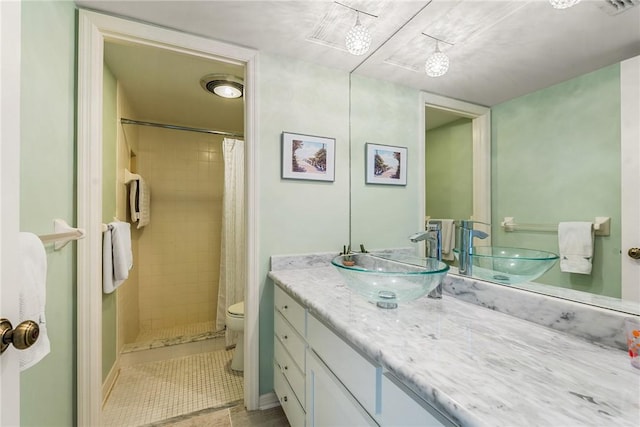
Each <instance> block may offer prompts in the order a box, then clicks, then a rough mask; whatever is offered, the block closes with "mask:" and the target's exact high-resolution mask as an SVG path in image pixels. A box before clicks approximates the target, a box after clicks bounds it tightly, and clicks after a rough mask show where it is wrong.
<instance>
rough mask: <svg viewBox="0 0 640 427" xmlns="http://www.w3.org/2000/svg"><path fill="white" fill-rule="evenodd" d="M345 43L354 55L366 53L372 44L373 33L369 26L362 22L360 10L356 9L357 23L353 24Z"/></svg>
mask: <svg viewBox="0 0 640 427" xmlns="http://www.w3.org/2000/svg"><path fill="white" fill-rule="evenodd" d="M345 45H346V46H347V50H348V51H349V53H350V54H352V55H357V56H360V55H364V54H365V53H367V52H368V51H369V47H370V46H371V34H370V33H369V30H367V27H365V26H364V25H362V24H361V23H360V12H359V11H357V10H356V25H354V26H353V28H351V29H350V30H349V32H348V33H347V36H346V37H345Z"/></svg>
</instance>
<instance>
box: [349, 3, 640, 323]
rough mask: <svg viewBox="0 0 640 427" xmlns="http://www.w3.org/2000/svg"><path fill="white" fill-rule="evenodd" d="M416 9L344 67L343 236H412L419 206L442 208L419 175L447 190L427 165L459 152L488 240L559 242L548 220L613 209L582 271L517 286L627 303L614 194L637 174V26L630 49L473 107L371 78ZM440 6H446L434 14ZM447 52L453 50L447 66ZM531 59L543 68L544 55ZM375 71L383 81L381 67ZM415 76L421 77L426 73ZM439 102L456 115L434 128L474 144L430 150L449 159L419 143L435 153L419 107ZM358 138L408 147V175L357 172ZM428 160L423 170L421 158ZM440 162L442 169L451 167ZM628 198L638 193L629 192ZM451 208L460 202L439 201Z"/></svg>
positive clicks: (632, 289)
mask: <svg viewBox="0 0 640 427" xmlns="http://www.w3.org/2000/svg"><path fill="white" fill-rule="evenodd" d="M589 6H593V5H589ZM427 9H428V8H427ZM451 10H452V9H450V10H449V13H451ZM425 12H426V10H425ZM514 13H515V12H514ZM634 13H635V12H634ZM421 16H422V14H418V15H416V16H414V17H413V18H412V20H409V21H408V22H407V23H406V24H405V26H404V27H403V29H402V31H399V32H398V33H396V34H395V35H394V36H393V37H391V38H390V39H389V40H387V42H386V43H385V44H384V45H383V47H382V48H379V49H378V50H377V51H376V52H375V53H374V54H372V55H371V56H370V57H369V58H367V60H366V61H364V62H363V64H362V65H361V66H360V67H358V68H357V69H356V70H355V71H354V72H353V73H352V76H351V85H350V91H351V92H350V96H351V123H350V125H351V236H350V237H351V242H352V245H355V248H357V247H358V245H359V244H360V243H364V244H366V245H367V246H370V247H373V248H382V247H384V248H389V247H408V246H410V245H411V243H410V242H409V241H408V239H407V236H408V235H410V234H412V232H415V231H417V230H419V229H421V227H423V226H424V217H425V215H428V214H429V211H430V210H434V211H435V212H436V213H434V215H435V216H441V215H445V214H444V213H441V212H442V211H441V210H440V211H439V210H437V209H434V206H429V203H432V204H433V203H435V202H434V201H433V200H434V199H433V197H431V196H433V191H432V192H431V193H432V194H428V193H429V186H430V185H434V183H433V181H438V180H440V181H442V182H440V184H439V185H438V184H435V185H436V186H437V188H438V187H441V188H443V189H444V190H443V191H444V192H446V191H451V190H447V188H448V187H447V184H448V181H449V180H450V179H451V178H447V177H446V176H445V175H443V173H442V172H441V173H438V172H437V171H436V172H435V175H434V169H433V168H434V166H433V164H434V163H435V164H437V165H440V166H442V165H444V164H445V163H446V162H449V161H453V162H459V163H461V165H460V174H467V175H469V176H470V177H471V189H470V191H471V193H472V196H471V198H472V201H471V210H472V215H471V216H472V217H473V219H476V220H479V221H483V222H487V223H490V224H491V225H490V226H489V227H488V228H487V231H489V233H490V236H491V242H490V243H489V242H488V241H487V242H485V243H486V244H491V245H495V246H508V247H522V248H532V249H541V250H547V251H551V252H554V253H558V252H559V249H558V234H557V231H555V230H554V227H556V226H557V224H558V223H559V222H563V221H595V218H596V217H609V218H611V222H610V230H609V234H608V235H606V236H599V235H596V236H595V237H594V256H593V267H592V271H591V274H576V273H565V272H561V271H560V268H559V264H558V263H556V265H555V266H554V267H553V268H552V269H551V270H549V271H548V272H547V273H545V274H544V275H543V276H541V277H540V278H539V279H537V280H536V283H533V284H523V285H522V286H521V287H523V288H525V289H529V290H533V291H536V292H544V293H548V294H552V295H558V296H560V297H563V298H571V299H575V300H578V301H581V302H585V303H591V304H596V305H602V306H607V307H610V308H614V309H619V310H622V311H627V312H636V313H637V312H638V304H637V301H639V300H640V296H639V293H640V292H639V291H638V289H637V288H638V287H640V283H638V282H639V279H638V276H637V273H636V275H635V276H633V275H632V276H628V275H626V276H625V273H624V267H623V265H624V263H625V262H629V260H628V259H627V258H628V256H627V254H626V252H627V249H628V248H627V246H628V245H629V243H626V242H625V237H624V235H623V233H626V231H625V230H630V232H631V233H632V234H633V233H638V231H637V228H636V229H635V231H633V229H632V228H633V227H635V225H633V224H631V222H632V221H629V219H630V218H628V216H626V215H624V213H623V212H624V207H623V205H624V204H625V203H628V202H630V203H631V204H632V205H633V203H636V204H637V201H633V200H631V201H629V196H628V194H629V191H628V189H627V190H625V186H629V185H635V186H636V187H635V188H636V189H637V188H638V186H639V185H640V178H639V177H638V176H637V175H638V174H637V172H636V173H634V172H631V173H628V171H629V170H630V169H629V162H630V160H632V161H634V162H635V163H633V164H634V165H635V168H637V167H638V163H640V159H638V153H637V147H636V146H637V145H638V142H637V141H638V140H637V137H638V135H640V121H639V120H638V114H639V111H638V104H639V103H640V101H638V98H640V86H638V84H639V83H638V82H639V81H640V58H636V59H631V58H633V57H636V56H637V55H639V54H640V30H635V31H632V32H631V33H625V34H626V35H629V34H631V37H630V38H629V45H630V46H633V48H632V49H630V50H628V51H627V52H626V53H624V54H623V55H622V56H621V57H616V59H614V60H607V61H604V60H602V58H600V59H601V60H600V62H599V63H598V64H599V65H598V66H596V67H592V69H590V70H589V71H587V72H584V73H577V74H576V73H574V74H573V75H569V76H567V77H563V78H562V79H560V80H555V81H553V82H552V83H550V84H548V85H546V86H542V87H536V88H535V89H533V90H530V89H529V88H528V87H527V83H526V82H523V88H522V89H521V90H519V91H515V92H514V93H517V95H516V96H512V97H511V98H508V99H503V100H499V101H496V102H488V103H486V104H484V105H489V106H490V107H483V106H482V104H480V103H474V102H469V103H467V102H460V101H458V100H455V99H454V97H444V96H439V95H434V94H433V93H437V87H438V86H437V83H430V84H431V85H432V86H431V87H430V88H431V91H429V90H427V89H429V88H427V89H425V90H423V91H415V90H411V89H408V88H406V89H405V87H404V86H403V85H402V82H398V84H391V83H390V84H388V85H387V84H386V83H381V82H380V81H379V80H374V79H370V78H369V77H370V76H372V75H373V74H374V72H373V71H372V70H373V67H374V66H376V65H377V66H378V68H380V67H381V66H383V67H386V69H387V70H388V73H389V75H391V73H393V69H394V68H393V66H392V64H391V63H390V62H391V59H393V58H396V59H397V54H396V53H397V52H399V49H400V47H399V46H401V45H403V44H406V43H408V42H407V40H408V37H409V36H407V35H406V34H405V33H406V31H407V30H412V31H413V32H415V30H416V29H419V28H421V25H422V26H423V27H424V28H429V23H427V24H425V23H424V20H423V19H422V18H421ZM443 16H446V15H440V17H443ZM637 16H638V15H637V14H636V17H637ZM635 19H636V20H637V18H635ZM639 28H640V27H639ZM540 37H543V36H542V35H540ZM505 43H506V42H505ZM414 47H415V44H414ZM392 52H394V53H393V55H396V56H395V57H393V55H392ZM492 53H495V52H493V51H492ZM619 53H620V52H619ZM541 54H542V52H541ZM453 55H454V50H451V61H452V67H453V66H454V65H453V60H454V59H453ZM390 58H391V59H390ZM612 58H613V56H612ZM459 60H462V59H460V58H459ZM497 60H499V59H497ZM381 64H382V65H381ZM385 64H386V65H385ZM405 65H406V64H405ZM540 66H541V67H544V61H541V62H540ZM458 72H460V71H458ZM468 72H470V73H471V72H472V71H471V70H470V69H469V70H468ZM540 72H542V70H540ZM416 73H417V71H416ZM375 77H376V79H383V80H384V75H383V74H379V75H377V76H375ZM416 78H418V77H416ZM422 78H424V79H425V80H426V79H429V77H427V76H426V75H424V76H423V77H422ZM495 78H496V79H500V78H501V76H495ZM442 79H445V80H443V82H444V83H443V86H442V87H443V88H445V89H446V88H447V83H446V76H444V77H442ZM517 80H518V79H517V78H516V77H514V78H513V79H511V81H509V82H508V83H509V84H515V82H517ZM487 82H489V80H487ZM487 84H488V85H491V84H493V83H487ZM505 84H506V83H505ZM445 91H446V90H445ZM629 92H631V93H632V94H634V96H630V95H629ZM468 93H469V98H474V96H475V95H476V93H475V92H474V91H473V90H469V91H468ZM464 95H465V94H464V93H462V92H460V93H458V96H456V97H455V98H458V99H465V96H464ZM483 108H485V109H484V110H483ZM440 110H442V111H444V112H445V113H447V114H455V115H457V116H458V118H457V119H456V120H458V121H456V120H451V119H449V120H448V121H447V122H446V124H445V125H443V126H445V127H446V128H442V129H437V128H436V129H435V132H438V131H439V133H440V135H443V134H444V135H446V134H449V135H456V133H455V132H457V130H456V129H466V131H470V132H471V141H472V142H470V144H471V147H472V148H471V150H472V153H471V155H470V156H467V160H461V159H458V158H457V157H455V156H454V157H455V160H451V157H452V153H451V152H450V151H449V152H448V153H447V150H440V151H441V154H440V155H443V156H449V159H445V158H444V157H443V159H442V160H434V159H433V158H425V157H426V156H425V153H426V154H427V155H429V154H431V155H434V156H435V155H436V154H434V153H437V150H435V151H434V150H433V149H430V148H428V147H427V145H426V144H427V143H428V142H429V139H430V137H429V136H428V134H429V132H434V129H433V127H431V126H430V124H429V121H430V119H429V115H430V114H432V115H433V117H434V120H435V117H436V115H437V113H438V112H439V111H440ZM634 115H635V116H634ZM452 128H456V129H453V130H452ZM634 135H635V136H634ZM634 137H635V138H636V139H635V140H634V139H633V138H634ZM434 138H435V137H434ZM439 138H440V137H439ZM440 139H442V138H440ZM367 143H375V144H388V145H390V146H401V147H408V161H407V168H408V171H407V177H408V182H407V185H406V186H403V187H396V186H392V185H389V186H382V185H371V184H367V183H366V180H365V174H366V162H365V154H366V144H367ZM634 147H636V148H634ZM633 150H636V151H635V152H634V151H633ZM429 164H431V165H432V166H431V168H432V169H431V170H427V169H426V168H427V167H428V165H429ZM469 164H471V165H472V166H471V171H469V167H470V166H469ZM443 167H446V168H447V169H448V170H449V171H451V168H452V167H451V166H443ZM429 180H431V181H432V182H427V181H429ZM425 188H426V190H425ZM425 192H426V193H427V194H425ZM636 192H637V191H636ZM444 197H445V198H446V195H445V196H444ZM458 197H460V200H461V203H462V202H463V203H467V205H468V204H469V196H468V195H467V196H459V195H458V194H457V193H453V192H451V197H449V199H448V201H449V202H450V203H452V204H453V202H452V201H455V200H456V198H458ZM634 197H635V198H637V197H638V196H637V195H636V196H633V195H632V196H631V198H634ZM435 200H437V199H435ZM467 210H468V208H467ZM459 211H464V208H462V209H461V210H456V209H452V210H451V209H450V210H449V212H459ZM434 215H431V216H434ZM451 215H455V214H451ZM505 217H513V218H514V219H515V222H519V223H524V224H532V225H541V226H542V227H541V229H524V228H523V229H520V230H518V231H510V229H508V228H505V227H503V226H502V222H503V221H504V218H505ZM455 219H467V218H455ZM635 220H636V222H637V215H636V217H635ZM625 227H626V228H625ZM630 227H631V228H630ZM556 230H557V228H556ZM631 244H635V245H636V247H637V245H640V242H635V243H631ZM416 249H419V248H416ZM630 262H631V263H633V262H635V261H633V260H631V261H630ZM518 286H520V285H518ZM633 300H635V302H633Z"/></svg>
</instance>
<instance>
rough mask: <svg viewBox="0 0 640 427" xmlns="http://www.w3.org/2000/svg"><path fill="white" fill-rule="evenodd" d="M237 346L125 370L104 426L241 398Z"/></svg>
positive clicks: (153, 418) (105, 413) (140, 422)
mask: <svg viewBox="0 0 640 427" xmlns="http://www.w3.org/2000/svg"><path fill="white" fill-rule="evenodd" d="M232 355H233V351H226V350H220V351H214V352H210V353H201V354H195V355H192V356H186V357H180V358H176V359H169V360H164V361H160V362H150V363H141V364H138V365H133V366H129V367H124V368H122V369H121V370H120V375H119V376H118V379H117V380H116V383H115V385H114V387H113V389H112V390H111V394H110V395H109V398H108V400H107V403H106V405H105V407H104V408H103V425H105V426H119V427H124V426H143V425H148V424H152V423H157V422H160V421H162V420H167V419H170V418H174V417H178V416H181V415H185V414H189V413H193V412H197V411H202V410H204V409H208V408H224V407H229V406H234V405H237V404H239V403H241V402H242V398H243V378H242V374H241V373H236V372H234V371H232V370H231V369H230V364H231V357H232Z"/></svg>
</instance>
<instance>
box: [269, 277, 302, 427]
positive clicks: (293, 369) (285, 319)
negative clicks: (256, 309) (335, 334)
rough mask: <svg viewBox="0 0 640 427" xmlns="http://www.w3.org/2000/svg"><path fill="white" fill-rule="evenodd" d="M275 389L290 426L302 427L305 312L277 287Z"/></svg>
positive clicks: (274, 359)
mask: <svg viewBox="0 0 640 427" xmlns="http://www.w3.org/2000/svg"><path fill="white" fill-rule="evenodd" d="M273 316H274V339H273V345H274V349H273V353H274V354H273V372H274V378H273V383H274V389H275V393H276V395H277V396H278V400H279V401H280V405H282V409H283V410H284V412H285V414H286V415H287V418H288V419H289V423H290V424H291V425H292V426H293V427H297V426H304V425H305V369H306V365H305V357H306V346H307V344H306V341H305V331H306V317H307V315H306V309H305V308H304V307H302V306H301V305H300V304H298V303H297V302H296V301H294V300H293V298H291V297H290V296H289V295H287V294H286V293H285V292H284V291H282V289H280V288H278V287H276V288H275V295H274V313H273Z"/></svg>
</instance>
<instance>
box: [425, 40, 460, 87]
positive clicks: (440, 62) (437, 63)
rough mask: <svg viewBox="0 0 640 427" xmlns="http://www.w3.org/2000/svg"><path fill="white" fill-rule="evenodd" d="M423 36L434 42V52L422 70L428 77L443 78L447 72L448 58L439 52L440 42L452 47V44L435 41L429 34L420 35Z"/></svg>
mask: <svg viewBox="0 0 640 427" xmlns="http://www.w3.org/2000/svg"><path fill="white" fill-rule="evenodd" d="M422 35H423V36H427V37H429V38H430V39H433V40H435V41H436V50H435V52H433V54H431V55H430V56H429V57H428V58H427V61H426V62H425V64H424V70H425V72H426V73H427V75H428V76H429V77H440V76H444V75H445V74H446V73H447V71H449V57H448V56H447V55H445V54H444V53H442V52H441V51H440V42H442V43H446V44H449V45H451V46H453V43H449V42H446V41H444V40H440V39H437V38H435V37H433V36H430V35H429V34H425V33H422Z"/></svg>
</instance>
